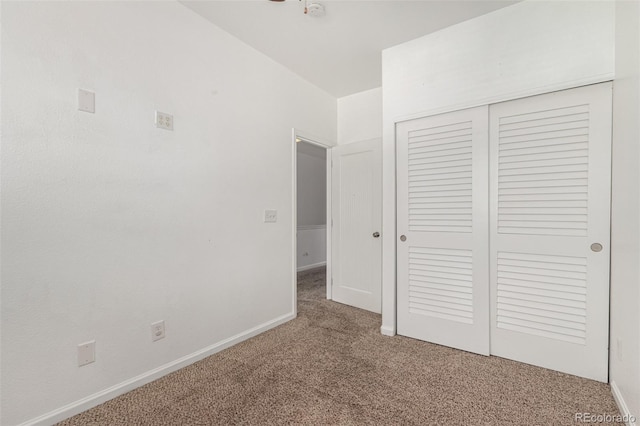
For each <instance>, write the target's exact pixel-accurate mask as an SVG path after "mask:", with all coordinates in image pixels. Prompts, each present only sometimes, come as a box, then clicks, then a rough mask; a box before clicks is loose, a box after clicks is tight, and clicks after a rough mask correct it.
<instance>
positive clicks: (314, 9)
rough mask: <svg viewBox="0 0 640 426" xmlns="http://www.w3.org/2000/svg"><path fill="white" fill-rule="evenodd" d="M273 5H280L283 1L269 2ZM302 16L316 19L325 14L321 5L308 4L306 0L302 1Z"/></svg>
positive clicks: (273, 0) (274, 0)
mask: <svg viewBox="0 0 640 426" xmlns="http://www.w3.org/2000/svg"><path fill="white" fill-rule="evenodd" d="M269 1H272V2H275V3H282V2H284V1H285V0H269ZM298 1H302V0H298ZM304 14H305V15H309V16H314V17H316V18H318V17H320V16H324V14H325V12H324V6H323V5H321V4H320V3H313V2H312V3H311V4H309V3H308V0H304Z"/></svg>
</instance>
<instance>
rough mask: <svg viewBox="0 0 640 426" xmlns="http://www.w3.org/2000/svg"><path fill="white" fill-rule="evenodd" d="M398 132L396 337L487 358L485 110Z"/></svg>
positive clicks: (408, 124)
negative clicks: (468, 352) (423, 341)
mask: <svg viewBox="0 0 640 426" xmlns="http://www.w3.org/2000/svg"><path fill="white" fill-rule="evenodd" d="M396 130H397V133H396V135H397V212H398V217H397V221H398V236H399V240H398V242H397V248H398V250H397V253H398V272H397V273H398V275H397V280H398V287H397V291H398V298H397V300H398V301H397V329H398V334H401V335H404V336H409V337H414V338H417V339H421V340H425V341H429V342H433V343H438V344H442V345H446V346H451V347H455V348H458V349H463V350H466V351H470V352H476V353H480V354H484V355H488V354H489V270H488V266H489V264H488V263H489V259H488V250H487V249H488V229H489V226H488V211H489V206H488V182H489V175H488V149H489V148H488V107H486V106H484V107H478V108H472V109H467V110H462V111H456V112H452V113H447V114H440V115H436V116H432V117H425V118H421V119H417V120H412V121H408V122H404V123H400V124H398V126H397V129H396Z"/></svg>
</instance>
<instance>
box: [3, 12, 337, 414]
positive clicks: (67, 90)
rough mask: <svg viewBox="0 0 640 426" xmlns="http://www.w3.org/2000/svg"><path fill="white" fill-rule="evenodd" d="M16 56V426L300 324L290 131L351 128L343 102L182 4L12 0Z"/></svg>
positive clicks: (6, 49)
mask: <svg viewBox="0 0 640 426" xmlns="http://www.w3.org/2000/svg"><path fill="white" fill-rule="evenodd" d="M2 66H3V68H2V77H1V78H2V80H1V83H2V89H3V93H2V100H1V102H2V137H3V140H2V159H1V161H2V164H1V166H2V241H1V243H2V259H1V260H2V276H1V278H2V306H1V308H2V309H1V310H2V313H1V315H2V317H1V320H2V354H1V358H2V361H1V362H2V365H1V366H2V419H1V421H0V423H2V424H3V425H14V424H17V423H20V422H23V421H27V420H30V419H31V420H33V419H34V418H36V417H37V416H41V415H44V416H45V417H43V418H41V419H40V420H42V421H43V422H45V423H50V422H52V421H54V420H58V419H60V418H63V417H65V416H67V415H70V414H73V413H75V412H77V411H78V410H80V409H83V408H87V407H88V406H91V405H93V404H95V403H97V402H100V401H101V400H104V399H107V398H109V397H111V396H114V395H116V394H118V393H120V392H122V391H124V390H127V389H129V388H132V387H135V386H136V385H139V384H141V383H144V382H145V381H148V380H150V379H151V378H153V377H157V376H158V375H160V374H163V373H165V372H167V371H169V370H172V369H176V368H178V367H180V366H181V365H184V364H186V363H189V362H191V361H194V360H196V359H198V358H200V357H203V356H205V355H206V354H208V353H210V352H213V351H216V350H218V349H219V348H220V347H223V346H224V345H227V344H229V342H233V341H235V340H233V338H234V336H235V337H237V338H243V337H247V336H249V335H251V334H252V333H253V332H257V331H260V330H262V329H264V328H267V327H270V326H273V325H275V324H277V323H279V322H282V321H285V320H288V319H290V318H292V314H293V306H294V305H293V280H294V276H293V272H294V270H295V267H294V266H295V265H293V261H292V259H293V252H292V241H293V237H294V236H293V235H292V228H293V217H292V214H293V213H294V212H293V207H292V206H293V193H292V188H293V185H292V182H291V177H292V175H293V170H292V156H293V152H292V149H293V148H292V142H291V131H292V130H291V129H292V128H293V127H295V128H299V129H304V130H305V131H309V132H311V133H313V134H316V135H318V136H319V137H322V138H323V139H325V140H329V141H335V137H336V114H337V111H336V100H335V98H333V97H331V96H330V95H328V94H326V93H325V92H322V91H320V90H319V89H317V88H316V87H315V86H312V85H311V84H309V83H307V82H305V81H304V80H302V79H300V78H299V77H297V76H295V75H294V74H292V73H291V72H289V71H287V70H285V69H284V68H283V67H281V66H280V65H278V64H276V63H275V62H273V61H272V60H270V59H268V58H266V57H265V56H263V55H261V54H259V53H258V52H256V51H255V50H253V49H251V48H249V47H248V46H246V45H244V44H243V43H241V42H240V41H238V40H237V39H234V38H233V37H231V36H230V35H229V34H227V33H225V32H224V31H222V30H220V29H218V28H216V27H215V26H213V25H211V24H210V23H209V22H207V21H205V20H203V19H202V18H201V17H199V16H197V15H196V14H194V13H193V12H192V11H190V10H188V9H186V8H185V7H183V6H181V5H180V4H178V3H175V2H54V3H51V2H37V3H36V2H2ZM78 88H85V89H89V90H93V91H95V92H96V113H95V114H88V113H82V112H78V111H77V108H76V106H77V105H76V97H77V89H78ZM302 106H303V107H302ZM156 109H158V110H161V111H165V112H168V113H171V114H173V116H174V119H175V130H174V131H173V132H169V131H164V130H160V129H156V128H155V127H154V125H153V120H154V110H156ZM264 209H277V210H278V222H277V223H275V224H265V223H263V210H264ZM160 319H163V320H165V321H166V333H167V337H166V338H165V339H164V340H161V341H158V342H156V343H151V335H150V323H151V322H153V321H157V320H160ZM230 338H231V339H232V340H230V341H226V340H225V339H230ZM91 339H96V341H97V345H96V348H97V353H96V362H95V363H93V364H90V365H87V366H84V367H81V368H79V367H77V365H76V345H77V344H79V343H81V342H85V341H87V340H91ZM154 369H157V370H155V371H153V370H154ZM110 387H113V388H110ZM100 392H102V393H100ZM82 398H88V399H87V400H85V401H80V400H81V399H82ZM67 404H70V405H67ZM55 410H57V411H55ZM47 413H49V415H50V416H49V417H47V416H48V414H47Z"/></svg>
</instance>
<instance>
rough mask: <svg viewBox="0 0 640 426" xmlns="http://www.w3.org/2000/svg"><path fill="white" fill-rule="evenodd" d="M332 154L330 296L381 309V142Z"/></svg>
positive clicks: (341, 147) (344, 147) (339, 148)
mask: <svg viewBox="0 0 640 426" xmlns="http://www.w3.org/2000/svg"><path fill="white" fill-rule="evenodd" d="M331 152H332V186H333V190H332V203H331V206H332V222H333V227H332V268H333V270H332V275H333V276H332V280H331V281H332V298H333V300H335V301H336V302H340V303H345V304H347V305H351V306H355V307H357V308H362V309H366V310H368V311H373V312H377V313H380V312H381V285H382V281H381V280H382V275H381V274H382V271H381V260H382V244H381V239H382V237H381V236H380V229H381V225H382V217H381V216H382V202H381V200H382V179H381V173H382V163H381V140H380V139H373V140H368V141H363V142H356V143H351V144H347V145H339V146H336V147H334V148H332V149H331Z"/></svg>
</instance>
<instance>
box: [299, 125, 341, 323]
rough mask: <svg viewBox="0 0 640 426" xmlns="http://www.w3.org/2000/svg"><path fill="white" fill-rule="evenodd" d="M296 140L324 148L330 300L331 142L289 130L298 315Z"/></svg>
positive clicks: (301, 131) (328, 294)
mask: <svg viewBox="0 0 640 426" xmlns="http://www.w3.org/2000/svg"><path fill="white" fill-rule="evenodd" d="M298 142H306V143H308V144H311V145H315V146H318V147H320V148H323V149H325V150H326V156H325V167H326V185H327V189H326V191H327V192H326V195H325V196H326V210H327V212H326V215H327V220H326V222H327V226H326V229H325V234H326V242H327V251H326V253H325V255H326V258H327V266H326V268H327V274H326V276H327V278H326V283H327V284H326V287H327V299H328V300H331V228H332V226H331V161H332V156H331V154H332V153H331V148H332V147H333V144H331V143H329V142H328V141H326V140H323V139H322V138H318V137H316V136H313V135H311V134H310V133H307V132H305V131H303V130H300V129H296V128H295V127H294V128H293V129H292V130H291V161H292V164H293V167H292V170H293V176H292V180H291V181H292V190H293V203H292V204H293V206H292V217H293V220H292V223H293V229H292V231H293V232H292V236H293V237H292V241H291V246H292V248H293V270H292V287H293V292H292V297H293V315H294V316H297V315H298V150H297V144H298Z"/></svg>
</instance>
